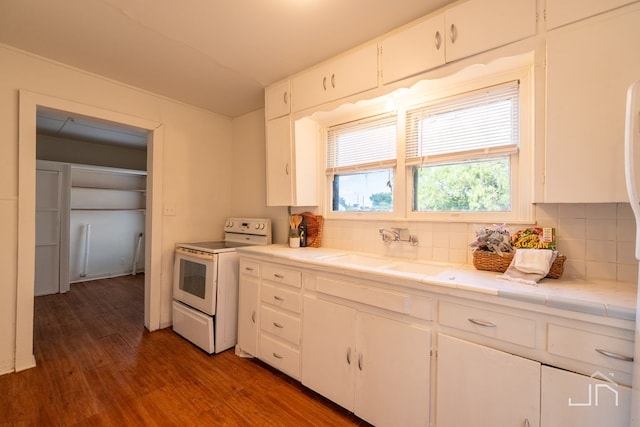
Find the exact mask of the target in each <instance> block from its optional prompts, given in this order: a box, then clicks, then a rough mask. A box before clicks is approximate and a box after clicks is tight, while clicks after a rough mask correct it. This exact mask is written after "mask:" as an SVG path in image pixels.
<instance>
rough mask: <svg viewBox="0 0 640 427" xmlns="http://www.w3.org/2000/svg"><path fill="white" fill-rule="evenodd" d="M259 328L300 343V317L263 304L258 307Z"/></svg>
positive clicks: (297, 343)
mask: <svg viewBox="0 0 640 427" xmlns="http://www.w3.org/2000/svg"><path fill="white" fill-rule="evenodd" d="M260 329H261V330H263V331H266V332H269V333H270V334H272V335H275V336H277V337H279V338H282V339H284V340H287V341H289V342H290V343H292V344H295V345H299V344H300V319H299V318H297V317H293V316H290V315H288V314H286V313H283V312H281V311H278V310H274V309H272V308H269V307H265V306H264V305H263V306H261V307H260Z"/></svg>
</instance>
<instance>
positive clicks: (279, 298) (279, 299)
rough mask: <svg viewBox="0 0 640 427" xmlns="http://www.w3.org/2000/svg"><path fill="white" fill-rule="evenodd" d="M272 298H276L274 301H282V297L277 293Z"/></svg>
mask: <svg viewBox="0 0 640 427" xmlns="http://www.w3.org/2000/svg"><path fill="white" fill-rule="evenodd" d="M273 299H274V300H276V301H284V298H282V297H280V296H278V295H274V296H273Z"/></svg>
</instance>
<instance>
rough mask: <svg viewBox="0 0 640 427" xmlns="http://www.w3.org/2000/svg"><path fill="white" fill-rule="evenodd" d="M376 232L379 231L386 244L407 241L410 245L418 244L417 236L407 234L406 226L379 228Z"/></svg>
mask: <svg viewBox="0 0 640 427" xmlns="http://www.w3.org/2000/svg"><path fill="white" fill-rule="evenodd" d="M378 233H380V235H381V236H382V241H383V242H384V243H386V244H389V243H391V242H409V243H411V246H416V245H417V244H418V236H414V235H412V234H409V229H408V228H396V227H393V228H380V229H379V230H378Z"/></svg>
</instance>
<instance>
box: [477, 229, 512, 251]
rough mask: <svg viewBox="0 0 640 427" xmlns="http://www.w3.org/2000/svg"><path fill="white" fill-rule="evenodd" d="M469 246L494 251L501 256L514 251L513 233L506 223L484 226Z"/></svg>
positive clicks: (478, 249)
mask: <svg viewBox="0 0 640 427" xmlns="http://www.w3.org/2000/svg"><path fill="white" fill-rule="evenodd" d="M469 246H471V247H472V248H473V251H474V252H475V251H486V252H494V253H496V254H498V255H500V256H502V255H503V254H504V253H510V252H513V246H512V245H511V235H510V234H509V231H508V230H507V229H506V227H505V224H501V225H494V226H493V228H489V227H482V228H481V229H479V230H477V231H476V240H475V242H473V243H471V244H470V245H469Z"/></svg>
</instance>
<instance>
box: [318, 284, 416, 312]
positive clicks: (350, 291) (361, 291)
mask: <svg viewBox="0 0 640 427" xmlns="http://www.w3.org/2000/svg"><path fill="white" fill-rule="evenodd" d="M316 289H317V291H318V292H322V293H323V294H327V295H333V296H335V297H339V298H344V299H347V300H351V301H357V302H361V303H363V304H367V305H371V306H374V307H379V308H384V309H386V310H390V311H395V312H398V313H408V312H409V311H410V310H409V295H407V294H404V293H400V292H395V291H391V290H387V289H382V288H375V287H372V286H367V285H360V284H358V283H354V282H347V281H344V280H337V279H332V278H330V277H324V276H318V278H317V279H316Z"/></svg>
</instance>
